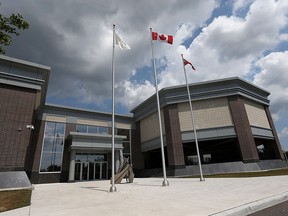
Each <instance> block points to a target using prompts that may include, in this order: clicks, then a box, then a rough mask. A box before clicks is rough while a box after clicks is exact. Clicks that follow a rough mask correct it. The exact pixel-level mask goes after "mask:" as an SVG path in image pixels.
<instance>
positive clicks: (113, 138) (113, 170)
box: [110, 24, 117, 192]
mask: <svg viewBox="0 0 288 216" xmlns="http://www.w3.org/2000/svg"><path fill="white" fill-rule="evenodd" d="M114 54H115V25H114V24H113V51H112V175H111V176H112V177H111V187H110V192H116V191H117V188H116V186H115V176H114V174H115V156H114V151H115V145H114V140H115V132H114V129H115V119H114V116H115V104H114V97H115V87H114V86H115V68H114V64H115V58H114Z"/></svg>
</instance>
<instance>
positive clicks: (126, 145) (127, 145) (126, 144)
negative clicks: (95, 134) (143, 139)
mask: <svg viewBox="0 0 288 216" xmlns="http://www.w3.org/2000/svg"><path fill="white" fill-rule="evenodd" d="M130 133H131V131H130V130H128V129H119V128H118V129H117V135H121V136H126V138H125V139H124V140H123V142H122V144H123V147H124V149H123V156H124V157H126V158H128V157H129V160H130V159H131V140H130V138H131V137H130V136H131V134H130Z"/></svg>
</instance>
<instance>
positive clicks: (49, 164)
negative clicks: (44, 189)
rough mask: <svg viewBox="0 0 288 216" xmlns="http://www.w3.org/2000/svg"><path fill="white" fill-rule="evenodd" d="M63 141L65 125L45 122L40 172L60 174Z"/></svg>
mask: <svg viewBox="0 0 288 216" xmlns="http://www.w3.org/2000/svg"><path fill="white" fill-rule="evenodd" d="M64 141H65V124H63V123H56V122H46V127H45V134H44V139H43V145H42V157H41V163H40V172H60V171H61V166H62V155H63V148H64Z"/></svg>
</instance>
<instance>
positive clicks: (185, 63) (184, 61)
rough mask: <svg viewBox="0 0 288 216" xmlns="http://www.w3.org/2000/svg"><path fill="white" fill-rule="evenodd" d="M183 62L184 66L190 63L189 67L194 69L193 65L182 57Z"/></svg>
mask: <svg viewBox="0 0 288 216" xmlns="http://www.w3.org/2000/svg"><path fill="white" fill-rule="evenodd" d="M183 64H184V66H186V65H187V64H189V65H191V67H192V69H193V70H196V69H195V67H194V66H193V65H192V63H191V62H189V61H187V60H186V59H184V58H183Z"/></svg>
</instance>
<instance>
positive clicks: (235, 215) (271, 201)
mask: <svg viewBox="0 0 288 216" xmlns="http://www.w3.org/2000/svg"><path fill="white" fill-rule="evenodd" d="M287 200H288V192H284V193H281V194H277V195H274V196H270V197H267V198H264V199H260V200H257V201H254V202H250V203H247V204H244V205H241V206H237V207H235V208H231V209H227V210H225V211H221V212H217V213H215V214H210V215H209V216H247V215H249V214H252V213H255V212H258V211H261V210H263V209H266V208H269V207H271V206H274V205H277V204H279V203H282V202H285V201H287Z"/></svg>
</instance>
